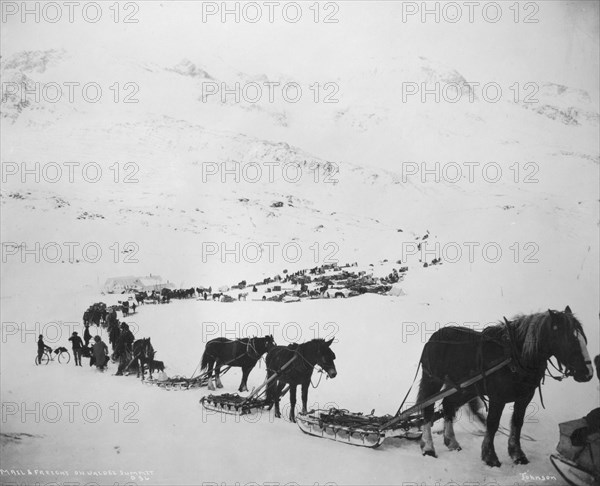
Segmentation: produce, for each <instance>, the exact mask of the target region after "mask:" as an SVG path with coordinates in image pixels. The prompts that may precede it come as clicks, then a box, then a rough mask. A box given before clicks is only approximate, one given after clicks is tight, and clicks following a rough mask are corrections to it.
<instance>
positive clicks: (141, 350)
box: [131, 338, 156, 380]
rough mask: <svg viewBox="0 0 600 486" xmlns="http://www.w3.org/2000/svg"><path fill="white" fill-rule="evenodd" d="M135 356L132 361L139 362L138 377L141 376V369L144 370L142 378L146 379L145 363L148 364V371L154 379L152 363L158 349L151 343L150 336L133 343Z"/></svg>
mask: <svg viewBox="0 0 600 486" xmlns="http://www.w3.org/2000/svg"><path fill="white" fill-rule="evenodd" d="M132 354H133V357H132V359H131V361H132V362H133V361H135V362H136V364H137V368H138V372H137V377H138V378H139V377H140V370H141V372H142V380H143V379H144V365H146V364H147V365H148V371H149V373H150V379H152V366H151V363H152V361H153V360H154V355H155V354H156V351H154V348H153V347H152V343H150V338H144V339H138V340H137V341H135V342H134V343H133V347H132Z"/></svg>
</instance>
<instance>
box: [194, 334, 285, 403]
mask: <svg viewBox="0 0 600 486" xmlns="http://www.w3.org/2000/svg"><path fill="white" fill-rule="evenodd" d="M274 346H275V341H274V339H273V336H272V335H268V336H264V337H261V338H259V337H253V338H243V339H234V340H230V339H227V338H223V337H220V338H216V339H212V340H211V341H209V342H208V343H206V348H205V349H204V353H203V354H202V362H201V363H202V364H201V369H202V371H205V370H207V371H206V372H207V376H208V389H209V390H214V389H215V385H214V384H213V382H212V373H213V366H214V371H215V383H216V385H217V388H223V383H221V379H220V377H219V374H220V372H221V366H223V365H225V366H235V367H238V368H242V382H241V383H240V387H239V388H238V391H240V392H243V391H248V385H247V381H248V375H250V372H251V371H252V369H253V368H254V367H255V366H256V363H257V362H258V360H259V359H260V358H261V356H262V355H263V354H265V353H266V352H267V351H269V350H270V349H271V348H272V347H274Z"/></svg>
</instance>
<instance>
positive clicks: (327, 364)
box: [266, 338, 337, 422]
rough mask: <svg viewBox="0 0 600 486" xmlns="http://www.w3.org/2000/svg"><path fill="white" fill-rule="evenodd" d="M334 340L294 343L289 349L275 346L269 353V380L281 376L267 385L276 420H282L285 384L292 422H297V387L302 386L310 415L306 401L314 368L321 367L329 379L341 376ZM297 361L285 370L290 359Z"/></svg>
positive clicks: (304, 411) (303, 405) (303, 402)
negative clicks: (286, 385)
mask: <svg viewBox="0 0 600 486" xmlns="http://www.w3.org/2000/svg"><path fill="white" fill-rule="evenodd" d="M332 342H333V339H330V340H329V341H325V340H324V339H320V338H317V339H313V340H311V341H308V342H305V343H302V344H290V345H289V346H287V347H286V346H275V347H274V348H273V349H271V350H270V351H269V352H268V353H267V358H266V363H267V379H269V378H271V377H272V376H273V375H274V374H277V378H275V379H273V381H271V382H270V383H269V385H268V386H267V400H268V401H269V402H270V403H271V406H272V404H275V417H277V418H280V417H281V413H280V411H279V399H280V397H281V392H282V391H283V388H284V387H285V384H286V383H288V384H289V385H290V405H291V409H290V420H291V421H292V422H296V414H295V410H294V409H295V407H296V388H297V386H298V385H301V386H302V413H306V402H307V400H308V385H309V384H310V379H311V376H312V372H313V368H314V366H315V365H319V366H320V367H321V368H323V370H325V372H326V373H327V375H328V376H329V378H335V377H336V376H337V370H336V369H335V364H334V360H335V353H334V352H333V351H332V350H331V349H330V346H331V343H332ZM294 356H296V359H295V360H294V361H292V362H291V364H289V365H288V366H287V368H286V369H285V370H282V369H281V368H282V366H284V365H285V364H286V363H287V362H288V361H290V359H292V358H293V357H294Z"/></svg>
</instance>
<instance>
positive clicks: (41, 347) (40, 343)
mask: <svg viewBox="0 0 600 486" xmlns="http://www.w3.org/2000/svg"><path fill="white" fill-rule="evenodd" d="M37 345H38V351H37V360H38V363H41V361H42V356H43V354H44V351H48V352H49V353H51V352H52V348H51V347H50V346H46V344H44V335H43V334H40V336H39V338H38V342H37Z"/></svg>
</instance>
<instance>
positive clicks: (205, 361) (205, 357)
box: [200, 344, 213, 371]
mask: <svg viewBox="0 0 600 486" xmlns="http://www.w3.org/2000/svg"><path fill="white" fill-rule="evenodd" d="M212 359H213V358H212V356H211V355H210V353H209V352H208V344H207V345H206V349H205V350H204V353H202V360H201V361H200V371H205V370H207V369H208V366H209V365H210V363H211V362H212Z"/></svg>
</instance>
